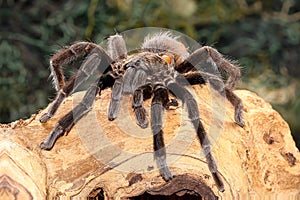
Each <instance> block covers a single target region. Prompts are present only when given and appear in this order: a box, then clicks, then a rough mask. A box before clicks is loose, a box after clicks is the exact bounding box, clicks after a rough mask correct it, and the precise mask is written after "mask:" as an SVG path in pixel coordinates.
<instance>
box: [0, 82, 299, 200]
mask: <svg viewBox="0 0 300 200" xmlns="http://www.w3.org/2000/svg"><path fill="white" fill-rule="evenodd" d="M191 90H192V91H193V94H194V96H195V97H197V101H198V106H199V109H200V116H201V121H202V123H203V124H204V127H205V128H206V130H207V132H208V134H209V135H210V140H211V143H212V151H213V155H214V156H215V159H216V161H217V163H218V169H219V171H220V173H221V176H222V178H223V180H224V183H225V192H223V193H221V192H218V190H217V187H216V186H215V183H214V181H213V179H212V177H211V174H210V172H209V170H208V167H207V165H206V161H205V157H204V156H203V155H202V153H201V148H200V145H199V141H198V140H197V138H196V134H195V131H194V128H193V126H192V124H191V123H190V121H189V120H188V117H187V114H186V110H185V109H182V108H181V105H180V106H179V107H176V108H170V110H167V111H166V112H165V115H164V138H165V144H166V146H167V149H166V151H167V162H168V164H169V166H170V169H171V171H172V172H173V173H175V174H176V177H175V178H174V179H172V180H171V181H169V182H165V181H164V180H163V179H162V178H161V177H160V175H159V171H158V169H157V168H156V164H155V161H154V160H153V151H152V148H153V145H152V144H153V141H152V134H151V130H150V128H146V129H141V128H140V127H139V126H137V125H136V124H135V119H134V115H133V113H132V111H131V110H132V109H131V99H130V97H127V96H125V97H124V98H123V100H122V104H121V105H122V106H121V110H120V113H119V116H118V118H117V119H116V120H115V121H109V120H107V116H106V113H107V107H108V103H109V99H110V90H106V91H103V92H102V94H101V96H99V97H97V99H96V101H95V103H94V108H93V109H92V110H91V111H90V112H89V113H88V114H87V115H86V116H84V117H83V118H82V119H81V120H80V121H79V122H78V123H77V124H76V126H74V127H73V128H72V129H71V131H70V132H69V133H68V135H67V136H63V137H61V138H59V140H58V141H57V143H56V144H55V146H54V148H53V149H52V150H51V151H41V150H40V148H39V144H40V143H41V142H42V141H43V140H44V139H45V137H46V136H47V135H48V133H49V132H50V131H51V130H52V128H53V127H54V126H55V123H56V122H57V121H58V119H59V118H61V117H62V116H63V115H64V114H66V113H67V112H68V111H69V110H70V109H71V108H72V107H73V106H74V105H76V104H78V102H80V100H81V98H82V96H83V94H84V92H79V93H76V94H74V95H73V96H72V97H69V98H67V99H66V100H65V101H64V102H63V104H62V105H61V107H60V108H59V110H58V112H57V113H56V114H55V116H54V117H53V118H52V119H51V120H50V121H48V122H47V123H45V124H41V123H40V122H39V117H40V116H41V114H42V113H43V112H45V110H41V111H40V112H38V114H34V115H32V117H31V118H29V119H26V120H18V121H16V122H13V123H10V124H1V125H0V139H1V140H0V166H1V168H0V199H13V198H11V197H16V198H17V199H32V198H33V199H45V198H48V199H52V198H58V197H59V198H66V199H68V198H71V197H74V198H75V197H76V198H79V197H85V198H86V197H94V198H96V197H97V198H98V199H101V197H103V198H104V199H127V198H132V197H136V196H139V195H143V194H145V195H146V194H147V195H167V196H169V197H172V198H170V199H176V198H177V197H175V196H178V198H179V197H180V196H183V195H188V194H189V195H193V196H198V197H202V199H214V198H215V199H216V198H217V197H219V198H221V199H263V198H266V197H268V198H270V199H273V197H277V198H278V199H300V192H299V188H300V162H299V161H300V153H299V150H298V149H297V148H296V146H295V142H294V141H293V139H292V136H291V133H290V129H289V126H288V124H287V123H286V122H285V121H284V120H283V119H282V117H281V116H280V114H279V113H278V112H276V111H275V110H273V109H272V107H271V105H270V104H269V103H267V102H265V101H264V100H263V99H262V98H260V97H258V96H257V95H256V94H254V93H252V92H249V91H246V90H237V91H235V93H236V94H237V95H238V96H239V97H240V98H241V99H242V100H243V104H244V106H243V110H244V120H245V124H246V125H245V127H243V128H241V127H239V126H238V125H237V124H236V123H235V122H234V111H233V107H232V105H231V104H230V103H229V102H228V101H226V100H225V99H223V98H221V97H220V96H218V95H215V94H214V93H213V92H212V91H209V88H207V87H194V88H191ZM149 105H150V101H146V102H145V107H146V109H147V110H149ZM287 197H289V198H287ZM145 199H146V198H145Z"/></svg>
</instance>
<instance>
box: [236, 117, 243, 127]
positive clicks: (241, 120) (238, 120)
mask: <svg viewBox="0 0 300 200" xmlns="http://www.w3.org/2000/svg"><path fill="white" fill-rule="evenodd" d="M235 123H237V125H239V126H240V127H244V126H245V122H244V120H243V117H242V115H241V114H239V115H236V116H235Z"/></svg>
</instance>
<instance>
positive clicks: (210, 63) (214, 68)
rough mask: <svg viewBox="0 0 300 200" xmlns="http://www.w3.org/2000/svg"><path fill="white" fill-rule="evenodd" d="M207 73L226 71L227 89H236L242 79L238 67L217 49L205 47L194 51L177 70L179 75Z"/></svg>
mask: <svg viewBox="0 0 300 200" xmlns="http://www.w3.org/2000/svg"><path fill="white" fill-rule="evenodd" d="M200 68H201V70H200V71H203V72H207V73H211V74H214V73H219V72H220V71H225V72H226V73H227V74H228V79H227V81H226V87H227V88H228V89H230V90H232V89H234V86H235V83H236V82H237V81H238V80H239V79H240V77H241V72H240V69H239V67H238V66H235V65H234V64H233V63H232V62H230V61H229V60H227V59H225V58H224V57H223V55H222V54H221V53H219V52H218V51H217V50H216V49H214V48H212V47H209V46H204V47H201V48H199V49H197V50H196V51H194V52H193V53H192V54H191V55H190V56H189V57H188V58H187V59H186V60H185V61H184V62H182V63H181V64H180V65H178V66H177V67H176V68H175V69H176V70H177V71H178V72H179V73H186V72H189V71H191V70H195V69H198V70H199V69H200Z"/></svg>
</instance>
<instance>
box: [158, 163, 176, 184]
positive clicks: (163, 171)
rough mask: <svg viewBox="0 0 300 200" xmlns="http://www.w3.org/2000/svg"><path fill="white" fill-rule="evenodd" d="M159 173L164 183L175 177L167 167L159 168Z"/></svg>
mask: <svg viewBox="0 0 300 200" xmlns="http://www.w3.org/2000/svg"><path fill="white" fill-rule="evenodd" d="M159 171H160V175H161V177H162V178H163V179H164V180H165V181H166V182H168V181H170V180H172V179H173V178H174V177H175V175H174V174H173V173H172V172H171V171H170V169H169V167H168V166H166V167H163V168H160V170H159Z"/></svg>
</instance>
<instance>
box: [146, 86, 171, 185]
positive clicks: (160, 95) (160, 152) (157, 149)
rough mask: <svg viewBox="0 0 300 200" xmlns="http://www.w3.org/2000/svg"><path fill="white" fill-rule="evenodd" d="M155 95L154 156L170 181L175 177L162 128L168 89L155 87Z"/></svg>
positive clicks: (152, 120)
mask: <svg viewBox="0 0 300 200" xmlns="http://www.w3.org/2000/svg"><path fill="white" fill-rule="evenodd" d="M153 93H154V97H153V99H152V103H151V130H152V133H153V146H154V158H155V160H156V163H157V167H158V168H159V171H160V174H161V176H162V177H163V179H164V180H166V181H169V180H171V179H172V178H173V174H172V173H171V171H170V169H169V167H168V165H167V162H166V148H165V143H164V138H163V130H162V115H163V111H164V107H165V106H166V104H167V103H168V102H169V99H168V90H167V89H166V88H165V87H163V86H160V85H156V86H155V87H154V91H153Z"/></svg>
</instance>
